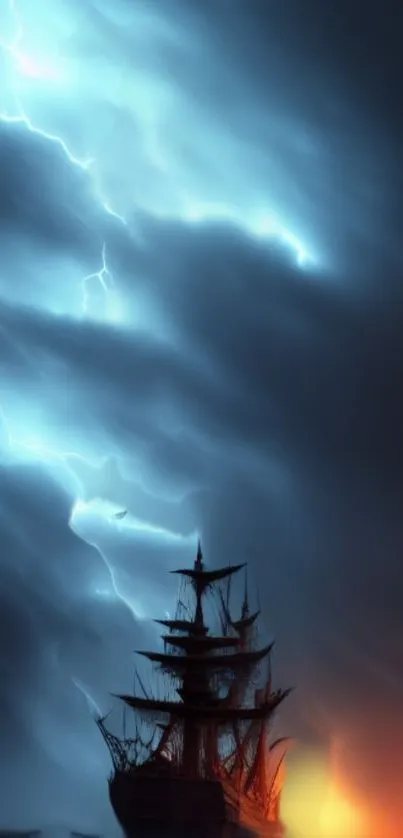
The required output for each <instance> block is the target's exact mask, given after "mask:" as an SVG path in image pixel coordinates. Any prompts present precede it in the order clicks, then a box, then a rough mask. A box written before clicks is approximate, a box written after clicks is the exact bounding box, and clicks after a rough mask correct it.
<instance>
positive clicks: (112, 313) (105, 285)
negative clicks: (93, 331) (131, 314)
mask: <svg viewBox="0 0 403 838" xmlns="http://www.w3.org/2000/svg"><path fill="white" fill-rule="evenodd" d="M101 257H102V267H101V268H100V269H99V270H98V271H94V273H91V274H87V276H85V277H84V278H83V280H82V283H81V287H82V300H81V309H82V313H83V316H84V317H88V316H90V315H91V312H90V301H91V294H90V285H91V283H92V282H93V281H95V282H97V283H98V284H99V286H100V288H101V290H102V292H103V294H104V297H105V303H106V313H105V319H106V320H107V321H108V322H110V323H121V322H122V307H121V305H120V300H119V297H118V293H117V290H116V284H115V281H114V278H113V274H112V273H111V270H110V268H109V267H108V265H107V261H106V244H105V242H104V243H103V245H102V254H101Z"/></svg>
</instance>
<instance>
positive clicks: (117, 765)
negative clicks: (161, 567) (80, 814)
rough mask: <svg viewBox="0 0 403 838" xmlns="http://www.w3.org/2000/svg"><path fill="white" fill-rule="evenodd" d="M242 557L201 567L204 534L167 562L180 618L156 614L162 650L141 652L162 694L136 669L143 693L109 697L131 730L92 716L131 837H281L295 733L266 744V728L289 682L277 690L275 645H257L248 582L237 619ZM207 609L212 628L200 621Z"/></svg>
mask: <svg viewBox="0 0 403 838" xmlns="http://www.w3.org/2000/svg"><path fill="white" fill-rule="evenodd" d="M244 567H245V565H240V564H238V565H232V566H231V565H229V566H228V567H224V568H221V569H217V570H214V569H213V570H209V569H207V568H206V566H205V563H204V559H203V554H202V549H201V545H200V542H199V545H198V550H197V557H196V560H195V562H194V566H193V567H192V568H189V569H186V568H184V569H180V570H175V571H172V572H173V573H176V574H179V576H180V577H181V579H182V586H181V592H180V595H179V599H178V603H177V610H176V614H175V618H174V619H163V620H156V621H155V622H156V623H158V624H159V625H161V626H162V627H163V629H164V630H165V633H164V634H163V635H162V640H163V642H164V651H161V652H159V651H156V652H140V653H139V654H141V655H143V656H145V657H146V658H148V660H149V661H151V662H152V663H153V664H154V665H155V666H156V667H157V669H158V670H159V674H160V675H162V681H163V685H164V691H165V694H164V696H163V697H157V696H156V695H154V696H150V695H149V694H148V693H147V691H146V690H145V688H144V685H143V684H142V681H141V679H140V677H139V676H138V684H139V685H140V689H141V691H142V695H137V694H136V693H137V692H138V690H137V689H135V690H134V694H133V695H119V696H116V697H117V698H119V699H120V700H121V701H122V702H123V705H124V708H131V709H132V711H133V712H134V723H135V732H134V734H133V735H132V736H131V737H129V736H127V735H126V730H125V729H124V731H123V735H122V737H118V736H116V735H115V734H113V733H112V732H111V731H110V730H108V728H107V726H106V717H104V718H99V719H97V724H98V727H99V729H100V731H101V733H102V735H103V737H104V740H105V742H106V744H107V746H108V748H109V751H110V754H111V757H112V762H113V771H112V774H111V776H110V778H109V796H110V801H111V804H112V807H113V810H114V812H115V815H116V817H117V820H118V822H119V824H120V826H121V827H122V829H123V831H124V833H125V835H126V836H127V838H281V836H283V835H284V826H283V824H282V822H281V819H280V795H281V789H282V782H283V768H284V758H285V755H286V753H287V751H288V748H289V746H290V740H289V739H286V738H283V739H278V740H277V741H275V742H273V743H272V744H270V729H271V720H272V717H273V713H274V712H275V710H276V709H277V707H278V706H279V705H280V704H281V703H282V701H283V700H284V699H285V698H286V696H287V695H288V693H289V692H290V690H281V689H279V690H276V691H273V689H272V684H271V662H270V653H271V650H272V646H273V644H270V645H266V646H264V647H260V646H259V645H258V638H259V633H258V618H259V613H260V612H259V611H255V612H254V613H251V611H250V609H249V603H248V595H247V588H246V582H245V596H244V601H243V605H242V610H241V614H240V616H239V618H238V619H235V620H234V619H233V618H232V615H231V604H230V601H231V596H230V594H231V580H232V578H233V577H234V575H236V574H238V573H239V571H240V570H241V569H242V568H244ZM245 574H246V570H245ZM245 579H246V576H245ZM186 601H187V602H188V605H186ZM214 609H215V612H214ZM208 610H209V611H210V612H211V615H212V616H213V614H214V613H216V616H217V617H218V624H219V626H220V629H219V632H217V633H213V632H212V631H210V630H209V628H208V627H207V625H206V614H207V611H208ZM124 728H126V724H125V725H124Z"/></svg>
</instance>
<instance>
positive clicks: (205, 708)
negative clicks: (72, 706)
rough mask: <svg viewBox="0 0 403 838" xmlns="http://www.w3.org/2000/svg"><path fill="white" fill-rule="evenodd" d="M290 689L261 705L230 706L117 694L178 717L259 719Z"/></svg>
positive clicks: (142, 706) (131, 703)
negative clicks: (194, 703)
mask: <svg viewBox="0 0 403 838" xmlns="http://www.w3.org/2000/svg"><path fill="white" fill-rule="evenodd" d="M289 692H290V691H289V690H277V691H276V692H274V693H272V694H271V695H270V696H269V698H267V699H266V701H265V703H264V704H263V705H262V706H260V707H228V706H227V705H226V703H225V701H217V703H216V704H215V705H202V706H200V705H197V704H196V705H193V704H187V703H186V702H184V701H164V700H163V699H153V698H140V697H139V696H133V695H117V696H116V698H119V699H120V700H121V701H124V702H125V704H127V705H128V706H129V707H132V708H133V709H134V710H139V711H150V712H154V713H156V714H158V713H168V714H169V715H171V716H173V717H174V718H177V719H185V718H194V719H196V718H204V719H216V720H217V721H222V722H227V721H228V722H231V721H237V720H239V721H248V720H259V719H265V718H267V717H269V716H270V715H271V714H272V713H273V711H274V710H275V709H276V708H277V707H278V705H279V704H281V702H282V701H284V699H285V698H286V697H287V695H288V694H289Z"/></svg>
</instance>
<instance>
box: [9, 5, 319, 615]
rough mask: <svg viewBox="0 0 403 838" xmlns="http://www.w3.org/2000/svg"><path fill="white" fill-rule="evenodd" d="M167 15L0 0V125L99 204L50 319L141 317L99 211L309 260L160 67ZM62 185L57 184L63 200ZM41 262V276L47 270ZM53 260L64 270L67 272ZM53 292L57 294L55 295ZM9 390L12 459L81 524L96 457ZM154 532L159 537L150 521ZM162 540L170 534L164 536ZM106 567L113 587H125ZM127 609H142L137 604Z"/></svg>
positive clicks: (169, 36) (226, 144)
mask: <svg viewBox="0 0 403 838" xmlns="http://www.w3.org/2000/svg"><path fill="white" fill-rule="evenodd" d="M163 14H164V12H163V11H162V12H161V11H158V14H157V13H156V12H155V11H150V8H147V6H144V5H142V4H141V3H134V4H132V3H125V2H115V3H114V4H110V2H109V0H98V2H97V3H96V4H83V3H82V0H79V2H74V0H73V2H70V3H65V2H61V0H36V1H35V3H34V2H32V0H9V2H3V4H2V7H1V12H0V32H1V33H2V36H1V40H0V47H1V50H2V57H3V62H2V68H1V72H2V79H1V84H0V90H1V94H0V121H1V122H3V123H4V124H7V125H8V126H9V128H11V129H12V128H13V126H14V127H15V129H16V130H19V131H22V132H24V131H25V132H26V135H27V137H26V140H27V143H28V142H29V136H30V135H35V136H36V137H39V138H42V139H43V143H44V144H45V145H46V144H50V145H53V146H56V147H57V148H58V149H59V150H60V151H61V152H62V154H63V155H64V157H65V159H66V161H67V163H68V164H70V166H71V167H72V169H77V170H79V172H81V173H83V176H84V177H85V178H88V183H89V185H90V187H91V190H90V193H91V200H92V201H93V212H94V223H93V228H92V232H91V233H90V235H91V236H92V237H94V236H95V237H96V238H99V242H100V251H101V252H100V256H99V266H94V270H93V271H91V272H90V273H87V274H86V275H84V276H83V277H82V278H81V279H80V277H78V278H77V280H74V281H77V283H81V288H80V286H79V293H80V305H81V310H79V311H77V306H76V305H75V304H74V303H72V304H71V305H70V303H69V295H68V293H66V290H65V288H64V285H63V288H59V290H57V291H54V290H53V288H54V287H53V286H52V294H51V293H50V292H49V294H48V295H47V297H45V298H44V299H43V300H41V301H38V300H37V299H36V298H34V299H35V305H37V306H39V307H40V308H42V309H43V310H44V311H45V312H49V313H51V314H52V315H54V314H57V315H58V316H60V317H63V316H67V317H71V316H72V313H76V314H78V315H81V317H82V318H83V319H90V320H93V321H97V322H98V323H103V324H106V325H108V326H110V327H112V328H115V327H116V328H119V327H124V328H126V329H127V328H130V327H132V326H133V325H134V322H133V318H132V316H131V314H132V312H130V308H128V306H127V305H126V300H125V298H124V292H123V290H122V288H121V287H120V285H119V277H116V278H115V272H114V271H113V270H112V269H111V267H110V263H109V258H108V257H109V250H108V245H107V241H105V231H104V229H102V230H99V237H98V236H97V223H98V221H97V219H98V220H99V218H100V215H99V212H100V211H101V215H105V219H107V218H108V217H109V220H110V222H111V223H113V224H115V225H120V229H121V232H122V234H123V235H124V236H127V237H129V238H131V236H132V232H133V230H134V226H135V220H136V214H139V215H141V214H142V213H146V214H148V216H149V217H151V218H155V219H158V220H159V221H160V222H162V223H163V221H164V220H167V221H168V220H170V221H175V222H178V223H182V224H183V225H185V226H195V225H196V226H201V225H204V224H210V225H214V224H217V223H219V224H228V225H230V226H232V227H234V228H236V229H237V230H238V231H240V232H243V233H244V234H245V235H246V236H248V237H251V238H254V239H256V240H260V241H267V243H268V245H270V242H274V243H276V245H277V246H280V247H281V248H284V249H285V250H286V251H289V252H290V253H291V254H293V257H295V261H296V264H297V265H298V266H299V267H301V268H302V267H303V266H304V265H305V264H306V263H307V262H309V261H310V259H311V258H312V257H311V255H310V253H309V251H308V248H307V247H306V246H305V245H304V244H303V243H302V242H301V241H299V239H298V237H297V236H296V235H295V234H294V233H292V232H291V231H290V230H289V229H287V228H286V227H285V226H283V225H282V223H281V222H280V220H279V219H278V218H277V217H276V213H275V212H274V210H272V208H271V207H270V206H267V202H266V200H265V199H264V196H263V195H261V196H260V199H259V202H258V205H257V204H256V199H255V198H254V200H253V201H252V199H251V195H252V194H253V195H254V196H256V194H257V189H256V185H255V184H253V188H252V187H251V186H250V185H249V184H248V180H249V177H248V173H247V171H245V173H243V174H242V166H237V165H236V157H235V155H236V154H237V146H236V143H235V142H234V138H233V137H232V136H231V135H230V134H229V133H228V131H227V129H226V128H225V126H223V127H222V129H221V131H220V130H219V129H214V131H213V130H211V131H210V130H209V125H210V118H209V114H208V112H205V111H204V110H203V107H202V105H201V104H199V103H198V101H197V98H196V97H195V96H192V94H191V93H189V92H188V91H187V90H186V88H185V86H184V85H183V83H182V82H183V79H182V78H178V77H176V76H175V73H174V72H173V70H172V69H170V67H169V66H168V64H167V66H166V67H165V60H168V59H165V55H168V52H169V50H171V51H172V50H174V51H176V52H177V54H178V56H181V55H182V54H183V43H182V39H183V33H181V32H180V30H179V29H177V28H175V23H174V22H173V21H168V19H164V17H163ZM195 37H196V36H195ZM195 49H197V38H196V41H195ZM194 160H196V161H197V160H198V161H199V163H197V162H196V163H195V162H194ZM209 167H210V168H209ZM229 184H231V187H229ZM57 190H58V186H57V185H55V193H56V197H57ZM61 201H63V198H61ZM99 223H100V222H99ZM31 262H32V259H31ZM68 269H69V270H70V268H68ZM39 270H40V271H42V272H43V270H44V268H43V266H42V267H40V268H39ZM54 270H55V271H58V273H59V277H60V272H59V268H58V267H55V268H54ZM66 270H67V268H66V265H64V266H63V272H64V273H65V272H66ZM60 281H61V280H60V278H59V282H60ZM63 281H64V277H63ZM52 295H53V297H55V296H56V298H57V302H56V303H55V302H53V303H51V297H52ZM143 319H144V318H143ZM142 328H143V331H145V332H147V331H149V332H150V333H151V332H153V330H155V328H156V327H155V320H154V321H152V318H151V317H150V318H149V321H147V317H146V318H145V322H143V323H142ZM1 400H2V416H3V425H4V427H5V428H7V427H8V428H10V427H12V428H13V433H12V434H11V433H10V435H9V444H8V451H9V454H10V453H11V456H12V457H13V458H14V459H15V460H17V461H21V460H22V461H24V462H32V461H36V462H41V463H42V464H43V465H44V466H45V467H47V468H49V469H50V470H51V472H52V474H53V475H54V474H55V473H56V474H57V478H58V480H60V482H61V483H62V485H65V486H66V487H68V491H69V492H71V493H72V494H73V497H74V498H75V499H76V504H75V506H74V507H73V515H72V525H73V524H74V525H75V523H76V520H77V516H78V517H80V518H82V516H83V514H84V512H85V511H86V510H87V507H84V506H83V504H84V501H83V500H82V499H83V498H84V497H85V491H84V487H83V485H82V482H81V480H80V478H79V477H78V475H77V473H76V471H75V469H74V467H73V464H74V462H75V461H77V460H79V459H81V460H82V461H83V462H91V461H92V460H93V458H92V456H89V455H88V453H87V448H86V446H85V445H80V446H77V451H76V450H74V451H73V452H71V453H68V452H67V453H66V452H65V450H64V447H65V446H64V445H63V444H61V442H60V440H61V439H63V431H62V428H61V427H60V425H59V424H58V423H57V422H55V421H50V420H49V417H48V415H47V410H46V408H43V409H40V410H39V409H36V414H35V415H36V420H35V421H34V419H33V416H34V411H32V416H31V421H28V417H29V416H30V415H31V414H30V409H29V407H27V406H26V407H25V409H24V411H18V410H17V412H16V411H15V410H11V409H10V407H9V400H8V399H7V398H6V399H5V398H4V397H3V396H1ZM95 448H96V446H95ZM74 449H76V445H75V444H74ZM78 449H79V450H78ZM103 453H105V452H103ZM106 453H107V454H111V453H114V454H115V455H116V451H114V452H111V451H110V450H107V452H106ZM102 462H103V457H102V456H100V455H99V456H98V457H96V463H97V464H101V465H100V466H99V467H100V468H102ZM79 499H81V500H79ZM92 511H93V510H92ZM125 526H129V522H126V525H125ZM131 526H133V527H134V523H133V520H132V524H131ZM138 526H140V528H141V525H140V524H138ZM161 532H162V531H161ZM161 532H160V534H159V535H160V536H161ZM154 535H155V536H156V537H158V534H157V531H156V530H154ZM164 537H166V538H168V539H169V538H170V537H173V536H172V534H170V533H169V532H165V535H164ZM103 560H104V562H106V560H105V558H104V557H103ZM107 566H108V571H109V573H110V578H111V584H112V587H113V589H114V591H115V593H116V594H117V595H118V596H121V594H120V593H118V591H117V587H116V583H115V581H114V577H113V570H112V569H111V567H110V566H109V565H107ZM130 608H131V610H132V611H133V613H134V612H136V609H135V608H134V607H133V605H132V604H131V605H130ZM136 613H137V614H138V613H139V610H137V612H136Z"/></svg>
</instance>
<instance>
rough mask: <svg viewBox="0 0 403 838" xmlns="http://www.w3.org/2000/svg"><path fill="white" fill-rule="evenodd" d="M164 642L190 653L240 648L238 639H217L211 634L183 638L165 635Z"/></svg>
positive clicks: (163, 636)
mask: <svg viewBox="0 0 403 838" xmlns="http://www.w3.org/2000/svg"><path fill="white" fill-rule="evenodd" d="M162 640H163V641H164V643H168V644H169V645H170V646H174V647H176V648H177V649H184V650H185V651H187V652H189V653H192V652H193V653H194V652H197V653H198V654H199V653H201V652H211V651H214V650H216V649H225V648H231V647H234V646H235V647H236V646H239V640H238V638H237V637H215V636H211V635H210V634H207V635H196V636H192V635H191V636H190V637H183V636H181V635H172V634H163V635H162Z"/></svg>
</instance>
